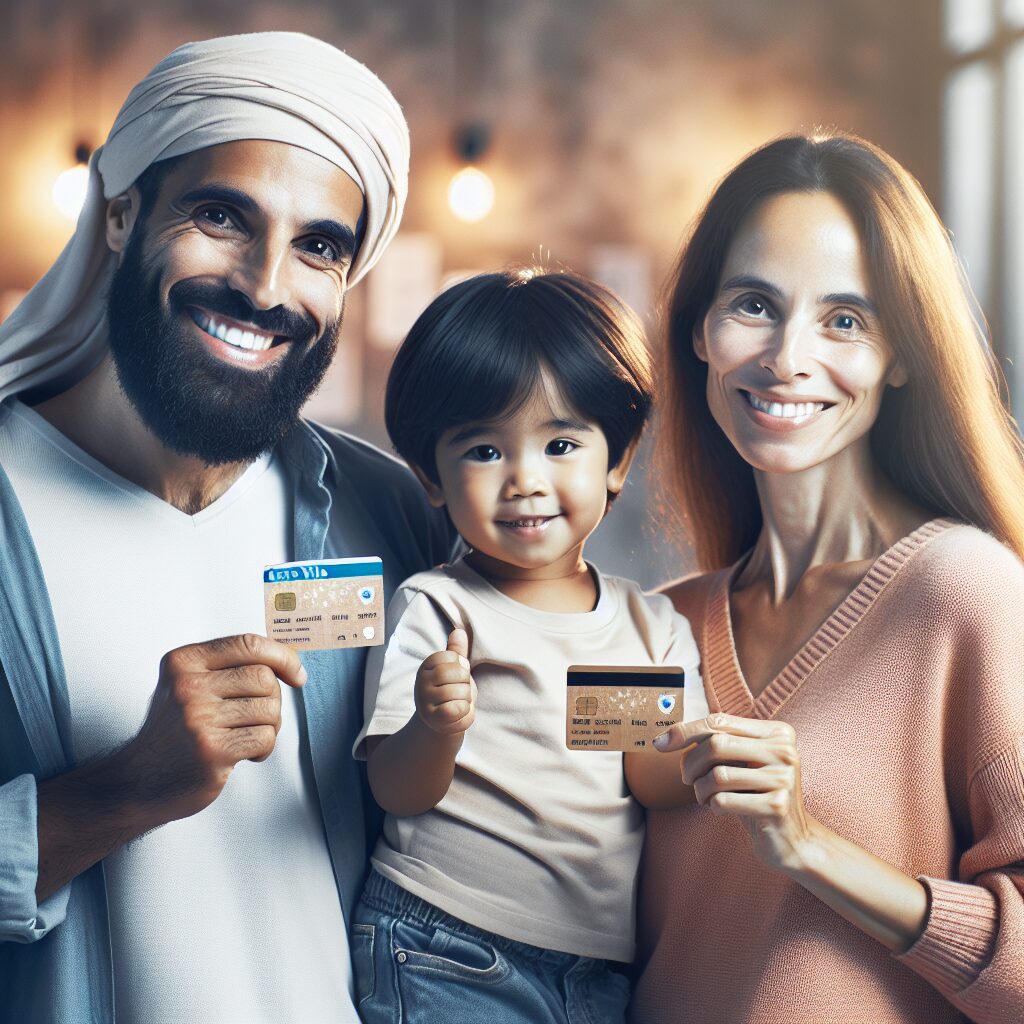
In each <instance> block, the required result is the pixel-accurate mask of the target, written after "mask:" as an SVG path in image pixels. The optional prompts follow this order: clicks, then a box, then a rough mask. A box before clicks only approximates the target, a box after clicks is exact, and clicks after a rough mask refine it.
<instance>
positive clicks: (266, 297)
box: [227, 236, 291, 309]
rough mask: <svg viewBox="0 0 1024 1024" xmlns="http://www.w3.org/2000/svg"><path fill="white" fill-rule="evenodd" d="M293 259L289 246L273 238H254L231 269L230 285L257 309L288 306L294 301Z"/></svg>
mask: <svg viewBox="0 0 1024 1024" xmlns="http://www.w3.org/2000/svg"><path fill="white" fill-rule="evenodd" d="M290 256H291V245H290V244H288V243H285V242H283V241H281V240H275V239H274V238H273V237H271V236H266V237H263V238H258V239H254V240H253V241H252V242H251V243H250V244H249V245H248V246H246V248H245V250H244V252H243V253H242V254H241V256H240V258H239V260H238V262H237V264H236V265H235V266H234V267H232V268H231V270H230V272H229V273H228V276H227V283H228V285H229V286H230V287H231V288H232V289H234V290H235V291H237V292H241V293H242V294H243V295H244V296H245V297H246V298H247V299H248V300H249V302H250V303H252V306H253V308H254V309H273V308H274V307H275V306H287V305H288V300H289V299H290V298H291V285H290V280H289V258H290Z"/></svg>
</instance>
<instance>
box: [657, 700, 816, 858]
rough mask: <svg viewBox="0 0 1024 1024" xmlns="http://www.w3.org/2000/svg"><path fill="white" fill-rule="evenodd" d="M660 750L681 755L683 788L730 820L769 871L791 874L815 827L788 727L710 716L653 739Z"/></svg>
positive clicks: (791, 732) (686, 723) (726, 716)
mask: <svg viewBox="0 0 1024 1024" xmlns="http://www.w3.org/2000/svg"><path fill="white" fill-rule="evenodd" d="M655 746H656V747H657V749H658V750H660V751H670V750H686V748H688V747H689V748H690V749H689V750H687V751H686V753H685V754H684V756H683V759H682V764H681V769H682V777H683V782H685V783H687V784H689V785H692V786H693V787H694V792H695V793H696V796H697V801H698V803H700V804H702V805H703V806H705V807H707V808H708V809H709V810H710V811H712V812H713V813H715V814H719V815H721V814H735V815H737V816H738V817H739V819H740V821H742V822H743V825H744V827H745V828H746V830H747V832H748V833H749V834H750V838H751V840H752V841H753V844H754V855H755V856H756V857H757V858H758V859H759V860H760V861H762V863H764V864H765V865H766V866H767V867H770V868H777V869H780V870H784V871H785V870H794V869H796V868H798V867H799V866H800V865H801V863H802V858H801V847H802V846H803V844H805V843H806V842H807V841H808V840H809V839H811V838H812V835H813V830H814V826H815V825H816V824H817V822H815V821H814V819H812V818H811V817H810V816H809V815H808V814H807V811H806V809H805V808H804V798H803V793H802V791H801V789H800V754H799V752H798V750H797V746H796V733H795V732H794V730H793V728H792V726H790V725H787V724H786V723H785V722H777V721H762V720H761V719H756V718H738V717H736V716H735V715H725V714H721V713H718V714H712V715H708V716H707V718H702V719H698V720H696V721H693V722H685V723H682V724H680V725H674V726H673V727H672V728H671V729H669V731H668V732H666V733H664V734H663V735H662V736H659V737H658V739H657V740H655Z"/></svg>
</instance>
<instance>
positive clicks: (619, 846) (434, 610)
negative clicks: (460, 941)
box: [355, 561, 706, 961]
mask: <svg viewBox="0 0 1024 1024" xmlns="http://www.w3.org/2000/svg"><path fill="white" fill-rule="evenodd" d="M595 576H596V578H597V580H598V585H599V589H600V597H599V599H598V603H597V607H596V608H595V609H594V610H593V611H591V612H584V613H579V614H560V613H555V612H545V611H538V610H537V609H535V608H530V607H528V606H526V605H523V604H520V603H519V602H518V601H514V600H512V599H511V598H509V597H506V596H505V595H504V594H502V593H500V592H499V591H498V590H496V589H495V588H494V587H492V586H491V585H490V584H489V583H487V581H486V580H484V579H483V577H481V576H480V575H479V574H477V573H476V572H474V571H473V570H472V569H471V568H470V567H469V566H468V565H466V564H465V562H461V561H460V562H456V563H455V564H453V565H449V566H444V567H442V568H440V569H434V570H432V571H430V572H425V573H420V574H418V575H416V576H413V577H411V578H410V579H408V580H406V582H405V583H404V584H403V585H402V586H401V587H400V588H399V590H398V591H397V592H396V594H395V596H394V598H393V599H392V602H391V605H390V607H389V609H388V622H389V628H390V629H391V630H392V635H391V638H390V640H389V642H388V644H387V646H386V648H375V649H374V651H373V652H372V654H371V657H370V660H369V662H368V665H367V675H366V696H365V702H366V719H367V724H366V725H365V726H364V727H363V731H362V733H361V734H360V735H359V738H358V739H357V740H356V747H355V753H356V756H357V757H365V756H366V755H365V750H364V740H365V738H366V737H367V736H377V735H390V734H391V733H394V732H397V731H398V730H399V729H401V728H402V727H403V726H404V725H405V724H406V722H408V721H409V719H410V718H411V717H412V715H413V714H415V702H414V697H413V684H414V681H415V678H416V672H417V670H418V669H419V667H420V664H421V663H422V662H423V660H424V659H425V658H427V657H428V656H429V655H431V654H433V653H434V652H435V651H443V650H444V649H445V646H446V644H447V639H448V633H449V632H450V631H451V629H452V628H453V627H454V626H463V627H464V628H465V629H466V630H467V632H468V633H469V642H470V647H469V657H470V663H471V666H472V672H473V678H474V680H475V681H476V684H477V711H476V720H475V721H474V723H473V725H472V726H471V727H470V729H469V730H468V731H467V732H466V735H465V740H464V742H463V744H462V748H461V749H460V750H459V753H458V755H457V757H456V760H455V776H454V779H453V780H452V784H451V786H450V788H449V790H448V792H447V794H446V795H445V797H444V799H442V800H441V802H440V803H439V804H438V805H437V806H436V807H434V808H433V809H432V810H430V811H427V812H426V813H424V814H418V815H415V816H414V817H409V818H399V817H395V816H394V815H390V814H389V815H388V816H387V818H386V819H385V822H384V834H383V835H382V837H381V839H380V841H379V842H378V844H377V848H376V850H375V851H374V855H373V864H374V866H375V867H376V869H377V870H378V871H379V872H380V873H381V874H382V875H384V876H385V877H387V878H389V879H391V880H392V881H393V882H395V883H396V884H397V885H399V886H401V887H402V888H403V889H406V890H407V891H409V892H411V893H413V894H415V895H416V896H419V897H420V898H421V899H424V900H426V901H428V902H429V903H431V904H433V905H434V906H436V907H439V908H440V909H441V910H444V911H445V912H446V913H449V914H452V915H453V916H455V917H458V918H459V919H461V920H463V921H466V922H467V923H468V924H471V925H474V926H475V927H477V928H482V929H485V930H486V931H491V932H495V933H497V934H499V935H503V936H505V937H507V938H510V939H514V940H516V941H519V942H526V943H530V944H531V945H534V946H540V947H542V948H544V949H552V950H559V951H561V952H565V953H573V954H576V955H578V956H590V957H598V958H605V959H611V960H623V961H629V960H632V959H633V955H634V940H633V934H634V903H635V879H636V868H637V862H638V860H639V856H640V847H641V844H642V841H643V826H644V817H643V811H642V809H641V808H640V806H639V805H638V804H637V803H636V802H635V801H634V800H633V798H632V797H631V796H630V795H629V792H628V791H627V789H626V783H625V778H624V776H623V771H622V755H621V754H619V753H615V752H612V751H607V752H605V751H580V750H569V749H567V748H566V745H565V695H566V670H567V668H568V667H569V666H570V665H573V664H590V665H678V666H680V667H681V668H683V669H684V670H685V671H686V681H687V695H686V700H687V708H686V711H687V714H686V717H687V718H689V717H694V715H693V714H690V709H691V705H692V707H693V710H694V712H695V713H696V714H697V715H699V714H703V713H704V712H703V710H701V709H702V708H704V707H706V704H705V703H704V691H703V686H702V685H701V683H700V675H699V655H698V653H697V647H696V644H695V643H694V640H693V635H692V634H691V632H690V626H689V623H688V622H687V621H686V619H684V618H683V617H682V616H680V615H679V614H677V613H676V612H675V611H674V610H673V608H672V605H671V603H670V602H669V600H668V598H666V597H664V596H662V595H657V594H656V595H647V594H644V593H643V592H642V591H641V590H640V588H639V586H638V585H637V584H636V583H633V582H631V581H629V580H623V579H618V578H616V577H610V576H609V577H604V576H600V575H599V574H597V573H596V570H595Z"/></svg>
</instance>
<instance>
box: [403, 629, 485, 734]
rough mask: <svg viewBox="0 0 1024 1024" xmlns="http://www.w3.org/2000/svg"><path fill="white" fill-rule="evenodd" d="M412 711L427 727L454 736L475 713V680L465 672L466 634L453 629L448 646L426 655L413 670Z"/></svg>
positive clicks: (466, 670)
mask: <svg viewBox="0 0 1024 1024" xmlns="http://www.w3.org/2000/svg"><path fill="white" fill-rule="evenodd" d="M415 696H416V712H417V714H418V715H419V717H420V720H421V721H422V722H423V724H424V725H425V726H427V728H428V729H431V730H433V731H434V732H436V733H440V735H442V736H458V735H460V734H462V733H464V732H465V731H466V730H467V729H468V728H469V727H470V726H471V725H472V724H473V718H474V717H475V715H476V683H474V682H473V677H472V676H471V675H470V673H469V637H468V636H467V634H466V631H465V630H464V629H453V630H452V631H451V633H450V634H449V635H448V648H447V650H444V651H438V652H437V654H432V655H430V657H429V658H427V659H426V660H425V661H424V662H423V664H422V665H420V668H419V671H418V672H417V673H416V687H415Z"/></svg>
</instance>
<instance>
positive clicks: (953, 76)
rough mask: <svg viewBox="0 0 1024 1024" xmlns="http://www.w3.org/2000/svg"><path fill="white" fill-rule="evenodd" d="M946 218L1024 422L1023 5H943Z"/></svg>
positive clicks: (1010, 1)
mask: <svg viewBox="0 0 1024 1024" xmlns="http://www.w3.org/2000/svg"><path fill="white" fill-rule="evenodd" d="M944 18H945V41H946V48H947V51H948V54H949V72H948V75H947V78H946V87H945V96H944V103H943V119H944V130H943V135H944V146H943V186H942V192H943V194H942V214H943V218H944V220H945V221H946V224H947V225H948V226H949V229H950V231H951V232H952V236H953V244H954V245H955V246H956V250H957V253H958V255H959V256H960V259H961V260H962V261H963V264H964V267H965V269H966V271H967V277H968V279H969V280H970V282H971V286H972V288H973V289H974V292H975V295H976V296H977V298H978V302H979V303H980V304H981V308H982V309H983V310H984V312H985V315H986V317H987V318H988V321H989V325H990V326H991V329H992V337H993V343H994V346H995V350H996V354H997V356H998V358H999V363H1000V365H1001V366H1002V368H1003V373H1004V374H1005V375H1006V378H1007V381H1008V382H1009V385H1010V394H1011V396H1012V397H1013V400H1014V408H1015V413H1016V415H1017V417H1018V418H1019V419H1024V0H945V8H944Z"/></svg>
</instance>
